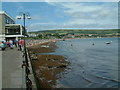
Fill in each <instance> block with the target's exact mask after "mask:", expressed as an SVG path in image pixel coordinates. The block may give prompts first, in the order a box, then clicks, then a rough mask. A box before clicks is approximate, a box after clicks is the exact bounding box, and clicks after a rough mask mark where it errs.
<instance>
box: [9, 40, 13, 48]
mask: <svg viewBox="0 0 120 90" xmlns="http://www.w3.org/2000/svg"><path fill="white" fill-rule="evenodd" d="M9 43H10V48H11V49H13V41H12V40H9Z"/></svg>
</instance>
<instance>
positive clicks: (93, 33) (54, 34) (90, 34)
mask: <svg viewBox="0 0 120 90" xmlns="http://www.w3.org/2000/svg"><path fill="white" fill-rule="evenodd" d="M119 36H120V32H119V30H118V29H112V30H44V31H36V32H28V38H34V39H62V38H101V37H119Z"/></svg>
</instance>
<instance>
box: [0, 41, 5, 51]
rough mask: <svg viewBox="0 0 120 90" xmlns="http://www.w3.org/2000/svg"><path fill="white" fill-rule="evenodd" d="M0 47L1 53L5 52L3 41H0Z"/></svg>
mask: <svg viewBox="0 0 120 90" xmlns="http://www.w3.org/2000/svg"><path fill="white" fill-rule="evenodd" d="M0 47H1V49H2V51H3V50H5V48H6V46H5V43H4V41H2V42H1V43H0Z"/></svg>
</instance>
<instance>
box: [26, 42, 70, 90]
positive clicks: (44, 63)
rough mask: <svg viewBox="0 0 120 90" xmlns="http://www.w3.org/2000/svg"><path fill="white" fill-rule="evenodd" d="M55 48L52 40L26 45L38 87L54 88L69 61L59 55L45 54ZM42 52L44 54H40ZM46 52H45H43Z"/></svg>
mask: <svg viewBox="0 0 120 90" xmlns="http://www.w3.org/2000/svg"><path fill="white" fill-rule="evenodd" d="M56 48H57V46H56V45H55V41H54V40H52V41H51V40H50V41H46V42H42V43H41V44H40V43H39V44H36V45H32V46H29V47H27V49H28V52H29V57H30V59H31V64H32V67H33V72H34V74H35V78H36V81H37V86H38V88H54V86H55V85H56V80H58V79H59V78H60V77H59V74H60V73H61V72H62V71H64V69H65V68H67V66H68V64H69V62H68V61H66V60H65V59H66V57H63V56H60V55H47V53H50V52H54V50H55V49H56ZM42 53H44V54H42ZM45 53H46V54H45Z"/></svg>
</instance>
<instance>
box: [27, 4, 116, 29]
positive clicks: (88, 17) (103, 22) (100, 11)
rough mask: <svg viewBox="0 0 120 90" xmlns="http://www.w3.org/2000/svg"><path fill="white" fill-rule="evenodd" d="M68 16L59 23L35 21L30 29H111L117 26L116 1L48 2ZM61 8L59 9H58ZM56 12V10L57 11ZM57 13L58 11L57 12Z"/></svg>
mask: <svg viewBox="0 0 120 90" xmlns="http://www.w3.org/2000/svg"><path fill="white" fill-rule="evenodd" d="M48 4H49V5H54V6H56V8H59V10H63V16H64V14H65V15H66V16H68V17H69V19H68V20H67V21H63V22H61V23H55V22H47V23H35V24H31V25H30V26H29V30H30V31H33V30H34V31H35V30H36V31H38V30H49V29H65V28H66V29H68V28H73V29H75V28H76V29H78V28H80V29H92V28H97V29H111V28H118V6H117V3H63V2H62V3H56V2H50V3H48ZM60 8H61V9H60ZM57 12H58V11H57ZM58 15H59V12H58Z"/></svg>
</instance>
